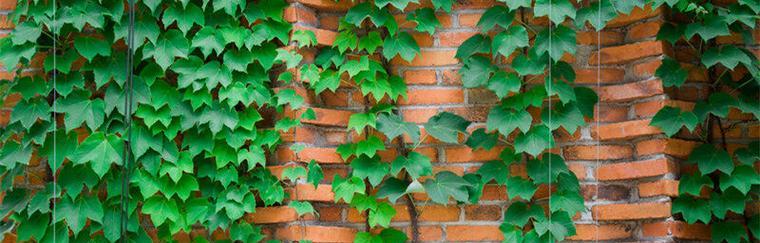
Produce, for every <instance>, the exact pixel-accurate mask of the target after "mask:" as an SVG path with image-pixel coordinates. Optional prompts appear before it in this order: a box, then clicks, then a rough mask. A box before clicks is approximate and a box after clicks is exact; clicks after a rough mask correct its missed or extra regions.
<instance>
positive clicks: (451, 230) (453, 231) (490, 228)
mask: <svg viewBox="0 0 760 243" xmlns="http://www.w3.org/2000/svg"><path fill="white" fill-rule="evenodd" d="M503 239H504V235H503V234H502V233H501V230H499V226H497V225H449V226H446V240H447V241H453V242H459V241H501V240H503Z"/></svg>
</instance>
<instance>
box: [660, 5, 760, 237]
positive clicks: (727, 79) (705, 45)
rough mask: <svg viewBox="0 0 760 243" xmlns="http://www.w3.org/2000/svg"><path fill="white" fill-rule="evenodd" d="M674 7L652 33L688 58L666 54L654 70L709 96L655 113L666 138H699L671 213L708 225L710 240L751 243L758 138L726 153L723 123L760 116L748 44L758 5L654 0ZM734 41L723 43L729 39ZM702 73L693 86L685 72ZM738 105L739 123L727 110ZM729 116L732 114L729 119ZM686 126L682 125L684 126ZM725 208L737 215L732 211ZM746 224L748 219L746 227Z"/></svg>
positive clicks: (757, 68)
mask: <svg viewBox="0 0 760 243" xmlns="http://www.w3.org/2000/svg"><path fill="white" fill-rule="evenodd" d="M654 4H655V6H660V5H666V6H668V7H670V8H671V10H672V13H671V16H670V18H669V19H668V21H667V23H665V24H664V25H663V27H662V28H661V29H660V31H659V33H658V34H657V39H658V40H662V41H666V42H668V43H670V44H671V45H673V46H674V48H676V49H677V50H678V51H679V52H688V53H692V54H693V57H684V56H679V55H675V56H674V57H666V58H665V59H664V60H663V61H662V65H661V66H660V67H659V68H658V69H657V71H656V73H655V74H656V76H657V77H659V78H660V79H661V80H662V84H663V86H664V87H667V88H671V89H672V90H673V91H674V92H678V91H680V90H682V89H685V88H689V87H692V88H693V87H695V86H696V87H702V88H704V89H707V90H708V91H709V97H708V98H707V99H701V100H698V101H696V103H695V104H694V105H693V108H692V107H691V106H690V105H681V106H665V107H663V108H662V109H661V110H660V111H659V112H657V114H656V115H655V116H654V117H653V118H652V122H651V124H652V125H654V126H657V127H659V128H660V129H662V131H663V132H664V133H665V135H667V136H668V137H674V136H678V137H681V138H684V139H689V140H693V141H696V142H699V143H701V145H699V146H697V147H695V148H694V150H693V151H692V152H691V154H690V155H689V156H688V158H687V159H686V161H685V162H686V164H688V165H689V168H691V169H689V170H687V171H686V172H683V174H682V175H681V178H680V181H679V182H680V183H679V185H678V192H679V196H678V197H677V198H676V199H674V200H673V213H674V214H680V216H681V217H682V218H683V220H684V221H686V222H687V223H689V224H694V223H698V222H701V223H704V224H710V225H711V231H712V239H713V242H751V241H753V240H752V239H754V240H757V239H758V237H760V216H758V215H747V214H745V206H746V205H747V204H748V203H753V202H756V200H758V196H760V194H759V192H758V190H757V189H758V185H760V176H759V175H758V174H757V167H756V164H757V162H758V161H759V160H760V143H758V142H757V141H754V142H751V143H750V144H749V145H748V146H747V147H744V148H739V149H736V150H734V151H733V152H732V153H731V152H730V150H731V149H730V146H729V145H728V141H727V138H726V133H727V130H728V129H733V128H734V127H736V126H739V125H741V124H742V123H757V121H758V117H760V99H759V98H760V97H758V94H760V92H758V87H760V62H758V59H757V57H756V56H755V55H753V54H752V52H751V51H749V50H747V49H746V47H748V46H750V45H756V44H757V40H755V39H754V38H753V32H754V33H757V31H758V30H757V23H758V20H760V17H758V16H760V15H758V14H760V4H759V3H758V2H757V1H743V0H740V1H738V2H733V3H727V4H716V3H712V2H696V1H654ZM732 38H735V39H738V40H740V41H739V42H740V43H747V44H735V43H737V42H736V41H726V40H727V39H732ZM695 71H696V72H703V73H706V74H707V77H708V78H707V80H706V83H704V84H701V85H700V84H696V83H693V82H687V81H692V80H693V79H694V78H693V76H692V75H690V73H692V72H695ZM733 109H736V110H738V111H740V113H744V115H743V116H748V119H744V120H742V121H737V120H736V118H733V116H731V115H729V114H730V113H731V110H733ZM732 119H733V120H732ZM683 128H685V129H683ZM729 212H731V213H732V214H735V215H739V216H740V217H738V218H737V217H729V216H728V215H729ZM743 225H746V226H747V228H748V229H749V232H750V233H751V235H750V234H748V233H747V229H745V227H744V226H743Z"/></svg>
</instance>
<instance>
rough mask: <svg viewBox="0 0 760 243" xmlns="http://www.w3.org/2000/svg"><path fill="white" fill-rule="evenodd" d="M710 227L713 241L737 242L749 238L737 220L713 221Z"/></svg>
mask: <svg viewBox="0 0 760 243" xmlns="http://www.w3.org/2000/svg"><path fill="white" fill-rule="evenodd" d="M710 228H711V231H712V235H713V239H712V240H713V242H724V241H725V242H728V243H739V242H743V241H742V239H743V240H748V239H749V237H747V231H746V230H745V229H744V226H743V225H742V224H740V223H738V222H715V223H713V224H712V225H711V227H710Z"/></svg>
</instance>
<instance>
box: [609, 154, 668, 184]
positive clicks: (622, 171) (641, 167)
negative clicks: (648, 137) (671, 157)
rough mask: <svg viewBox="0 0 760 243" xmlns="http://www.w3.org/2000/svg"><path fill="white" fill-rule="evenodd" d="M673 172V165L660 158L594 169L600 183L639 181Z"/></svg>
mask: <svg viewBox="0 0 760 243" xmlns="http://www.w3.org/2000/svg"><path fill="white" fill-rule="evenodd" d="M674 171H675V165H674V164H673V163H672V162H671V161H668V159H665V158H662V159H653V160H644V161H636V162H624V163H614V164H606V165H603V166H600V167H599V168H597V169H596V179H598V180H602V181H613V180H626V179H639V178H646V177H652V176H659V175H664V174H667V173H672V172H674Z"/></svg>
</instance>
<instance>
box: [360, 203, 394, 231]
mask: <svg viewBox="0 0 760 243" xmlns="http://www.w3.org/2000/svg"><path fill="white" fill-rule="evenodd" d="M395 215H396V209H394V208H393V206H391V205H390V204H388V203H387V202H381V203H379V204H378V205H377V208H375V209H370V210H369V214H368V215H367V216H368V219H367V224H369V227H375V226H380V227H388V226H390V224H391V218H393V216H395Z"/></svg>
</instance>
